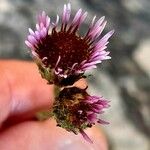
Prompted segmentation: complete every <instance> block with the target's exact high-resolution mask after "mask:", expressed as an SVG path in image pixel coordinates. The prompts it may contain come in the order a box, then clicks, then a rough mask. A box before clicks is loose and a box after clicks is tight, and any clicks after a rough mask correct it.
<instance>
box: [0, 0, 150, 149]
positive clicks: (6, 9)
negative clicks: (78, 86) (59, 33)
mask: <svg viewBox="0 0 150 150" xmlns="http://www.w3.org/2000/svg"><path fill="white" fill-rule="evenodd" d="M67 2H68V1H65V0H61V1H60V0H0V58H1V59H6V58H10V59H13V58H16V59H26V60H31V58H30V56H29V53H28V52H27V51H28V50H27V48H26V46H25V44H24V40H25V38H26V36H27V33H28V28H29V27H31V28H33V29H34V25H35V21H36V14H37V12H39V11H41V10H45V11H46V12H47V14H49V16H51V17H52V18H53V19H55V17H56V14H57V13H58V14H60V13H61V11H62V8H63V4H64V3H67ZM70 2H71V3H72V9H73V13H75V11H76V10H78V9H79V8H80V7H81V8H83V9H84V10H86V11H88V14H89V15H88V18H87V19H86V21H85V23H84V24H83V26H82V27H81V32H83V33H84V31H86V29H87V28H88V23H89V22H90V19H92V17H93V16H94V15H95V14H96V15H97V16H98V17H101V16H103V15H104V16H106V19H107V20H108V24H107V28H106V30H105V33H106V31H108V30H111V29H115V34H114V36H113V37H112V38H111V40H110V44H109V47H108V48H109V50H110V51H111V56H112V60H111V61H106V62H104V63H102V64H100V65H99V67H98V69H97V70H93V72H92V73H93V74H94V75H93V76H92V77H90V78H89V82H90V83H91V86H90V92H91V93H92V94H97V95H103V96H104V97H105V98H107V99H109V100H110V101H111V107H110V108H109V109H108V110H106V113H105V115H103V117H104V118H105V120H108V121H109V122H110V125H108V126H104V127H102V128H103V129H104V132H105V133H106V135H107V138H108V141H109V149H110V150H150V29H149V27H150V1H149V0H70Z"/></svg>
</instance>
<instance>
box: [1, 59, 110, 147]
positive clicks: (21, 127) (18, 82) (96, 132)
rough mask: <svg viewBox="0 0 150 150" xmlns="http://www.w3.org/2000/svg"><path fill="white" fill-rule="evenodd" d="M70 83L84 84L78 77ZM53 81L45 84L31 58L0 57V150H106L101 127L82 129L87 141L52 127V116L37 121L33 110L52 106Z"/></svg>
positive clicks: (82, 86) (80, 85)
mask: <svg viewBox="0 0 150 150" xmlns="http://www.w3.org/2000/svg"><path fill="white" fill-rule="evenodd" d="M74 86H76V87H80V88H84V87H86V82H85V81H84V80H80V81H79V82H77V83H75V84H74ZM53 101H54V95H53V85H48V84H47V83H46V81H45V80H44V79H42V78H41V76H40V74H39V73H38V69H37V67H36V65H35V64H34V63H32V62H25V61H15V60H1V61H0V149H1V150H18V149H21V150H80V149H81V150H107V149H108V148H107V142H106V138H105V136H104V134H103V133H102V131H101V129H99V128H97V127H92V128H90V129H87V130H85V132H86V133H87V134H88V136H89V137H90V138H91V139H92V141H93V144H90V143H88V142H87V141H85V140H84V139H83V137H82V136H81V135H74V134H73V133H69V132H67V131H65V130H64V129H62V128H59V127H56V122H55V120H53V119H48V120H46V121H38V120H37V119H36V118H35V113H36V112H38V111H41V110H45V109H46V110H47V109H50V107H52V104H53Z"/></svg>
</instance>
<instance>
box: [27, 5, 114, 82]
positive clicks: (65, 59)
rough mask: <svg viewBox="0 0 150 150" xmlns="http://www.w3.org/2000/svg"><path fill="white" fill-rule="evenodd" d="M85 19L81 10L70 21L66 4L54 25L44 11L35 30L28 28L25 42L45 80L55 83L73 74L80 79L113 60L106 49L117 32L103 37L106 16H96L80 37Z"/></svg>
mask: <svg viewBox="0 0 150 150" xmlns="http://www.w3.org/2000/svg"><path fill="white" fill-rule="evenodd" d="M86 16H87V12H83V11H82V9H79V10H78V11H77V13H76V14H75V16H74V18H73V19H71V5H70V3H69V4H67V5H64V10H63V13H62V16H61V19H59V16H58V15H57V18H56V21H55V22H52V21H50V18H49V17H48V16H47V15H46V13H45V12H44V11H43V12H42V13H41V14H39V15H38V23H37V24H36V30H35V31H33V30H32V29H29V35H28V38H27V40H26V41H25V43H26V45H27V46H28V47H29V48H30V49H31V53H32V56H33V58H34V59H35V60H38V62H40V63H39V64H40V68H42V69H43V70H44V71H43V72H42V73H43V77H44V78H46V79H47V80H48V79H49V80H50V81H49V82H53V83H54V82H55V81H54V80H55V79H64V78H68V77H70V76H72V75H73V76H74V75H77V76H78V75H79V76H80V75H81V74H83V73H84V72H85V71H86V70H88V69H92V68H96V64H98V63H101V62H102V61H103V60H106V59H110V56H109V52H108V51H106V48H107V44H108V39H109V38H110V37H111V36H112V34H113V32H114V31H113V30H112V31H110V32H108V33H107V34H106V35H104V36H103V37H101V33H102V31H103V30H104V27H105V25H106V21H105V18H104V17H102V18H100V19H99V20H98V21H95V19H96V16H95V17H94V18H93V20H92V23H91V24H90V26H89V29H88V31H87V33H86V34H85V35H84V36H81V35H80V34H79V33H78V30H79V27H80V25H81V24H82V23H83V22H84V20H85V18H86ZM59 20H61V23H60V26H59ZM39 64H38V65H39ZM45 72H46V73H48V74H49V77H47V74H45Z"/></svg>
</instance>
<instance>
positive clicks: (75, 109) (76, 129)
mask: <svg viewBox="0 0 150 150" xmlns="http://www.w3.org/2000/svg"><path fill="white" fill-rule="evenodd" d="M108 103H109V101H107V100H105V99H104V98H103V97H98V96H90V95H89V94H88V93H87V92H86V89H79V88H77V87H71V88H64V89H63V90H62V91H61V92H60V93H59V95H58V97H57V98H56V101H55V103H54V106H53V114H54V116H55V119H56V121H57V126H60V127H62V128H65V129H66V130H67V131H69V132H73V133H75V134H78V133H81V134H82V135H83V137H84V138H85V139H86V140H87V141H89V142H92V141H91V139H90V138H89V137H88V135H87V134H86V133H85V132H84V129H86V128H88V127H92V125H94V124H95V123H100V124H108V122H106V121H103V120H102V119H99V118H98V115H99V114H102V113H103V112H104V109H105V108H107V107H109V104H108Z"/></svg>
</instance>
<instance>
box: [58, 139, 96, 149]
mask: <svg viewBox="0 0 150 150" xmlns="http://www.w3.org/2000/svg"><path fill="white" fill-rule="evenodd" d="M92 145H93V144H89V143H85V142H82V141H78V140H77V141H72V140H71V139H70V140H69V139H68V140H67V141H64V142H63V144H62V145H61V146H60V147H59V150H96V149H94V148H93V147H92Z"/></svg>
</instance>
